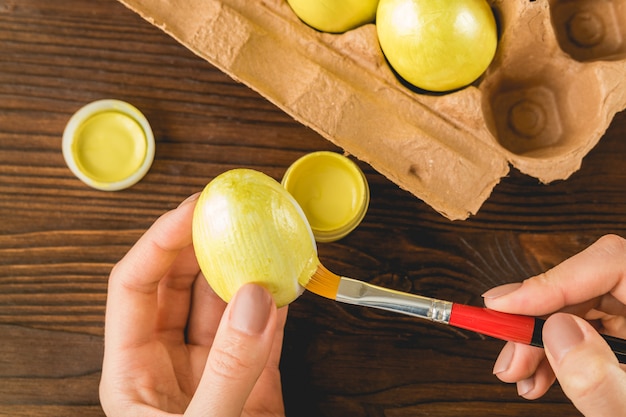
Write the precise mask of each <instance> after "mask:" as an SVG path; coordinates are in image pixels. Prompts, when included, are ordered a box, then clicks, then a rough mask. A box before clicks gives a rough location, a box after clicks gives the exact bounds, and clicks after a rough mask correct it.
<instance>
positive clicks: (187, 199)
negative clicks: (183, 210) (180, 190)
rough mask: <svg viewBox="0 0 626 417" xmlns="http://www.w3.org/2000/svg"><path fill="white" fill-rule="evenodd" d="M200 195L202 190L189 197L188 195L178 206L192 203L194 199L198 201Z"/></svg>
mask: <svg viewBox="0 0 626 417" xmlns="http://www.w3.org/2000/svg"><path fill="white" fill-rule="evenodd" d="M198 197H200V192H197V193H195V194H192V195H190V196H189V197H187V198H186V199H184V200H183V201H182V202H181V203H180V204H179V205H178V207H181V206H184V205H185V204H188V203H191V202H192V201H196V200H197V199H198Z"/></svg>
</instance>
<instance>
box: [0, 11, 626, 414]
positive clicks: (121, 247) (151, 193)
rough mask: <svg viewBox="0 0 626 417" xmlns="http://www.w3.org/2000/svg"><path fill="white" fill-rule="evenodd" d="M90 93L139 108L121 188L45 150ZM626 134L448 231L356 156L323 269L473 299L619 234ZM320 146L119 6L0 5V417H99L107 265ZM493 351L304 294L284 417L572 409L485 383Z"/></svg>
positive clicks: (511, 187)
mask: <svg viewBox="0 0 626 417" xmlns="http://www.w3.org/2000/svg"><path fill="white" fill-rule="evenodd" d="M102 98H117V99H121V100H126V101H128V102H130V103H132V104H134V105H135V106H137V107H138V108H139V109H141V110H142V111H143V112H144V114H145V115H146V116H147V118H148V119H149V120H150V122H151V124H152V127H153V130H154V132H155V136H156V138H157V147H156V157H155V161H154V165H153V166H152V169H151V170H150V172H149V174H148V175H147V176H146V177H145V178H144V179H143V180H142V181H141V182H140V183H139V184H137V185H136V186H134V187H132V188H130V189H128V190H124V191H120V192H103V191H96V190H94V189H91V188H89V187H87V186H85V185H84V184H83V183H81V182H80V181H79V180H78V179H77V178H75V177H74V176H73V175H72V174H71V172H70V171H69V169H68V168H67V167H66V165H65V163H64V160H63V157H62V154H61V135H62V132H63V129H64V127H65V124H66V123H67V121H68V119H69V117H70V116H71V115H72V114H73V113H74V112H75V111H76V110H77V109H78V108H80V107H81V106H83V105H85V104H87V103H89V102H91V101H93V100H97V99H102ZM583 117H584V115H583ZM625 137H626V114H625V113H624V112H622V113H620V114H618V115H617V116H616V117H615V119H614V121H613V123H612V124H611V126H610V128H609V130H608V131H607V132H606V135H605V136H604V137H603V138H602V140H601V141H600V143H599V144H598V145H597V146H596V147H595V148H594V149H593V150H592V151H591V153H590V154H589V155H588V156H587V157H586V158H585V159H584V161H583V165H582V168H581V170H580V171H578V172H576V173H575V174H573V175H572V176H571V178H569V179H568V180H566V181H559V182H556V183H553V184H550V185H543V184H540V183H538V181H537V180H536V179H533V178H530V177H527V176H525V175H523V174H521V173H518V172H515V171H512V172H511V174H510V175H509V176H508V177H506V178H504V179H503V181H502V182H501V183H500V184H499V185H498V186H497V187H496V189H495V191H494V193H493V194H492V196H491V197H490V198H489V200H488V201H487V202H486V203H485V204H484V206H483V207H482V209H481V210H480V212H479V213H478V214H477V215H476V216H473V217H472V218H470V219H469V220H467V221H463V222H451V221H449V220H447V219H445V218H443V217H442V216H440V215H439V214H438V213H436V212H435V211H434V210H433V209H431V208H430V207H429V206H427V205H426V204H424V203H423V202H421V201H420V200H419V199H417V198H415V197H414V196H412V195H410V194H409V193H407V192H405V191H402V190H400V189H399V188H398V187H397V186H396V185H394V184H393V183H391V182H390V181H388V180H387V179H386V178H384V177H383V176H381V175H380V174H378V173H377V172H375V171H374V170H373V169H371V168H370V167H369V166H367V165H365V164H361V166H362V168H363V170H364V171H365V173H366V176H367V179H368V180H369V184H370V187H371V204H370V209H369V211H368V213H367V216H366V217H365V220H364V221H363V223H362V224H361V226H360V227H359V228H358V229H357V230H356V231H354V232H353V233H352V234H350V235H349V236H348V237H346V238H345V239H343V240H341V241H339V242H335V243H327V244H320V245H319V251H320V257H321V259H322V260H323V262H324V263H325V264H326V266H328V267H329V268H330V269H332V270H334V271H336V272H338V273H341V274H344V275H348V276H354V277H358V278H361V279H363V280H366V281H372V282H375V283H378V284H382V285H386V286H389V287H393V288H399V289H403V290H407V291H412V292H416V293H421V294H425V295H429V296H435V297H439V298H444V299H450V300H453V301H457V302H464V303H470V304H475V305H481V304H482V300H481V297H480V294H481V293H482V292H484V291H485V290H486V289H488V288H490V287H492V286H494V285H497V284H501V283H505V282H511V281H517V280H521V279H524V278H526V277H528V276H531V275H533V274H536V273H539V272H542V271H543V270H545V269H547V268H549V267H551V266H553V265H555V264H557V263H558V262H560V261H562V260H563V259H565V258H567V257H569V256H571V255H573V254H575V253H576V252H578V251H580V250H582V249H583V248H585V247H586V246H587V245H589V244H590V243H592V242H593V241H594V240H596V239H597V238H598V237H599V236H601V235H603V234H606V233H617V234H622V235H626V192H625V188H626V185H625V184H626V167H625V164H624V155H626V141H625V140H624V139H625ZM316 150H337V151H339V149H337V148H335V147H334V146H333V145H332V144H331V143H329V142H327V141H325V140H324V139H322V138H321V137H320V136H319V135H317V134H316V133H314V132H312V131H311V130H309V129H307V128H305V127H304V126H302V125H300V124H298V123H297V122H295V121H294V120H292V119H291V118H290V117H289V116H287V115H286V114H284V113H283V112H282V111H280V110H279V109H277V108H276V107H274V106H273V105H272V104H270V103H269V102H267V101H266V100H265V99H263V98H262V97H260V96H259V95H258V94H256V93H255V92H253V91H252V90H250V89H249V88H247V87H246V86H244V85H241V84H238V83H236V82H234V81H233V80H231V79H230V78H229V77H228V76H226V75H224V74H222V73H221V72H220V71H218V70H217V69H215V68H214V67H212V66H211V65H210V64H208V63H206V62H204V61H203V60H201V59H199V58H197V57H196V56H194V55H193V54H192V53H191V52H189V51H188V50H186V49H185V48H183V47H182V46H180V45H179V44H177V43H176V42H175V41H174V40H173V39H171V38H169V37H168V36H167V35H165V34H164V33H162V32H161V31H159V30H158V29H156V28H154V27H152V26H151V25H150V24H148V23H146V22H145V21H143V20H142V19H141V18H140V17H138V16H137V15H136V14H134V13H132V12H131V11H129V10H127V9H126V8H124V6H122V5H121V4H120V3H118V2H116V1H115V0H89V1H86V0H65V1H49V0H0V415H3V416H5V415H6V416H83V417H84V416H101V415H102V414H103V413H102V411H101V408H100V406H99V399H98V382H99V378H100V369H101V361H102V351H103V338H102V336H103V320H104V304H105V299H106V285H107V277H108V273H109V271H110V269H111V267H112V266H113V264H114V263H115V262H116V261H117V260H119V259H120V258H121V257H122V256H123V254H124V253H125V252H126V251H127V250H128V249H129V248H130V247H131V245H132V244H133V243H134V242H135V241H136V239H137V238H138V237H139V236H140V235H141V233H142V232H143V231H144V230H145V229H146V228H147V227H149V225H150V224H151V223H152V222H153V221H154V220H155V219H156V218H157V217H158V216H159V215H160V214H162V213H163V212H164V211H166V210H168V209H171V208H173V207H175V206H176V205H177V204H178V203H179V202H180V201H181V200H183V199H184V198H185V197H187V196H188V195H190V194H192V193H194V192H196V191H199V190H200V189H202V187H203V186H204V185H205V184H206V183H207V182H208V181H209V180H210V179H211V178H212V177H214V176H215V175H217V174H219V173H221V172H223V171H225V170H227V169H230V168H234V167H251V168H255V169H258V170H261V171H264V172H266V173H267V174H269V175H271V176H273V177H274V178H276V179H280V178H281V177H282V175H283V173H284V171H285V170H286V168H287V167H288V166H289V164H290V163H292V162H293V161H294V160H295V159H297V158H298V157H300V156H302V155H304V154H306V153H308V152H311V151H316ZM502 345H503V342H500V341H496V340H492V339H488V338H484V337H480V336H477V335H475V334H473V333H469V332H465V331H458V330H454V329H451V328H448V327H445V326H442V325H436V324H432V323H429V322H424V321H419V320H417V319H412V318H407V317H399V316H397V315H394V314H391V313H383V312H377V311H368V310H365V309H362V308H358V307H351V306H345V305H337V304H335V303H333V302H330V301H328V300H325V299H321V298H319V297H317V296H315V295H313V294H310V293H306V294H304V295H303V296H302V297H300V298H299V299H298V300H297V301H296V302H294V303H293V304H292V306H291V307H290V315H289V319H288V323H287V328H286V336H285V343H284V354H283V360H282V363H281V368H282V375H283V378H284V384H283V385H284V393H285V403H286V407H287V415H288V416H297V417H301V416H394V417H400V416H420V415H429V416H465V417H467V416H537V415H541V416H554V415H558V416H576V415H579V414H578V413H577V411H576V410H575V409H574V408H573V407H572V405H571V404H570V403H569V402H568V400H567V398H565V396H564V395H563V393H562V391H561V390H560V389H559V388H558V387H554V388H553V389H551V391H550V392H549V393H548V394H547V395H546V396H545V397H544V398H542V399H540V400H538V401H533V402H529V401H526V400H524V399H522V398H520V397H518V396H517V394H516V389H515V387H514V386H512V385H507V384H503V383H501V382H500V381H499V380H498V379H497V378H496V377H495V376H493V375H492V373H491V370H492V366H493V363H494V360H495V358H496V356H497V354H498V352H499V349H500V348H501V347H502Z"/></svg>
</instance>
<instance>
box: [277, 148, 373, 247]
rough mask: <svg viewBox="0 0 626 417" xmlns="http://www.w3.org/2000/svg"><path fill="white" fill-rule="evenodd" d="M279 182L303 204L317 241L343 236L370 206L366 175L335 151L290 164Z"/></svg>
mask: <svg viewBox="0 0 626 417" xmlns="http://www.w3.org/2000/svg"><path fill="white" fill-rule="evenodd" d="M282 183H283V186H284V187H285V188H286V189H287V191H289V193H290V194H291V195H292V196H293V197H294V198H295V200H296V201H297V202H298V204H300V206H301V207H302V210H303V211H304V214H305V216H306V217H307V220H308V221H309V224H310V225H311V229H312V230H313V234H314V236H315V239H316V240H317V241H318V242H331V241H335V240H338V239H341V238H342V237H344V236H346V235H347V234H348V233H350V232H351V231H352V230H354V229H355V228H356V227H357V226H358V225H359V224H360V223H361V221H362V220H363V217H364V216H365V213H366V211H367V207H368V205H369V187H368V185H367V180H366V178H365V175H363V172H362V171H361V170H360V169H359V167H358V166H357V165H356V164H355V163H354V162H353V161H351V160H350V159H348V158H346V157H345V156H343V155H340V154H338V153H335V152H327V151H320V152H313V153H310V154H308V155H305V156H303V157H302V158H300V159H298V160H297V161H296V162H294V163H293V164H292V165H291V166H290V167H289V169H288V170H287V172H286V173H285V176H284V177H283V181H282Z"/></svg>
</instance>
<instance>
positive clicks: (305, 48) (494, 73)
mask: <svg viewBox="0 0 626 417" xmlns="http://www.w3.org/2000/svg"><path fill="white" fill-rule="evenodd" d="M119 1H121V2H122V3H124V4H125V5H126V6H128V7H129V8H131V9H132V10H134V11H136V12H137V13H139V14H140V15H141V16H143V17H144V18H145V19H146V20H148V21H149V22H150V23H152V24H154V25H156V26H157V27H159V28H161V29H162V30H164V31H165V32H167V33H168V34H169V35H171V36H172V37H174V38H175V39H176V40H178V41H179V42H180V43H181V44H183V45H185V46H186V47H187V48H189V49H190V50H192V51H193V52H194V53H196V54H197V55H199V56H200V57H202V58H204V59H205V60H207V61H209V62H210V63H212V64H213V65H215V66H216V67H218V68H220V69H221V70H222V71H224V72H225V73H227V74H229V75H230V76H231V77H233V78H234V79H236V80H238V81H240V82H243V83H244V84H246V85H248V86H249V87H250V88H252V89H254V90H256V91H258V92H259V93H260V94H261V95H263V96H264V97H265V98H267V99H268V100H269V101H271V102H273V103H274V104H276V105H277V106H278V107H280V108H281V109H283V110H284V111H285V112H287V113H288V114H290V115H291V116H292V117H293V118H295V119H296V120H298V121H300V122H301V123H303V124H304V125H306V126H309V127H310V128H312V129H314V130H315V131H317V132H319V133H320V134H321V135H322V136H324V137H325V138H326V139H328V140H330V141H331V142H333V143H334V144H336V145H338V146H339V147H341V148H343V149H344V150H345V151H346V152H347V153H350V154H352V155H354V156H356V157H357V158H359V159H361V160H363V161H365V162H367V163H368V164H370V165H371V166H372V167H373V168H374V169H376V170H377V171H379V172H380V173H382V174H383V175H385V176H386V177H387V178H389V179H390V180H392V181H393V182H395V183H396V184H397V185H398V186H400V187H401V188H403V189H406V190H408V191H409V192H411V193H412V194H414V195H415V196H417V197H419V198H420V199H422V200H423V201H425V202H426V203H427V204H429V205H430V206H431V207H433V208H434V209H435V210H437V211H438V212H440V213H441V214H442V215H444V216H446V217H447V218H450V219H465V218H467V217H469V216H470V215H472V214H475V213H477V212H478V210H479V209H480V207H481V205H482V204H483V203H484V201H485V200H486V199H487V198H488V197H489V195H490V194H491V192H492V190H493V188H494V187H495V186H496V184H497V183H498V182H499V181H500V179H501V178H502V177H503V176H505V175H506V174H507V172H508V171H509V169H510V166H511V165H512V166H514V167H515V168H517V169H519V170H520V171H521V172H523V173H525V174H527V175H530V176H533V177H535V178H537V179H539V180H540V181H542V182H544V183H549V182H551V181H554V180H558V179H565V178H567V177H569V176H570V175H571V174H572V173H573V172H575V171H576V170H578V169H579V168H580V164H581V161H582V159H583V157H584V156H585V155H586V154H587V153H588V152H589V151H590V150H591V148H593V146H595V145H596V143H597V142H598V140H599V139H600V138H601V137H602V135H603V133H604V132H605V131H606V129H607V127H608V126H609V124H610V123H611V120H612V118H613V116H614V115H615V113H617V112H619V111H621V110H623V109H624V108H626V0H603V1H599V0H534V1H533V0H491V1H489V3H490V5H491V7H492V9H493V11H494V14H495V16H496V19H497V21H498V23H499V42H498V47H497V51H496V55H495V57H494V60H493V61H492V62H491V65H490V66H489V68H488V69H487V70H486V72H485V73H484V74H483V75H482V76H481V77H480V78H479V79H478V80H476V81H475V82H474V83H473V84H471V85H469V86H467V87H465V88H462V89H460V90H458V91H455V92H451V93H448V94H428V93H425V92H419V91H415V90H414V89H411V88H408V87H407V86H406V85H405V84H404V83H403V82H401V81H400V80H399V79H398V78H397V77H396V76H395V74H394V73H393V71H392V70H391V68H390V67H389V66H388V64H387V62H386V60H385V57H384V56H383V53H382V52H381V49H380V46H379V44H378V39H377V37H376V28H375V26H374V24H373V23H372V24H366V25H363V26H360V27H358V28H356V29H353V30H350V31H347V32H345V33H341V34H331V33H323V32H320V31H317V30H315V29H313V28H311V27H309V26H307V25H306V24H304V23H303V22H302V21H301V20H300V19H298V17H297V16H296V15H295V14H294V12H293V11H292V10H291V8H290V7H289V5H288V4H287V2H286V1H285V0H181V1H178V2H176V4H174V3H172V2H170V1H168V0H119Z"/></svg>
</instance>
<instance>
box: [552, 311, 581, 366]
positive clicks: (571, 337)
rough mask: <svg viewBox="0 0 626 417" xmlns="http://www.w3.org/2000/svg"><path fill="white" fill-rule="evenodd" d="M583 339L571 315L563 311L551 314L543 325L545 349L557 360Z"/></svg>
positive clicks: (559, 360)
mask: <svg viewBox="0 0 626 417" xmlns="http://www.w3.org/2000/svg"><path fill="white" fill-rule="evenodd" d="M584 340H585V335H584V333H583V331H582V330H581V328H580V327H579V326H578V323H576V320H575V319H574V317H573V316H571V315H569V314H564V313H557V314H554V315H552V316H551V317H550V318H548V320H546V323H545V324H544V326H543V343H544V347H545V349H546V350H547V351H548V352H549V353H550V355H551V356H552V357H553V358H554V359H555V360H556V361H557V363H559V362H561V359H563V357H564V356H565V355H566V354H567V352H569V351H570V350H571V349H573V348H574V347H575V346H577V345H578V344H579V343H582V342H583V341H584Z"/></svg>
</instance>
